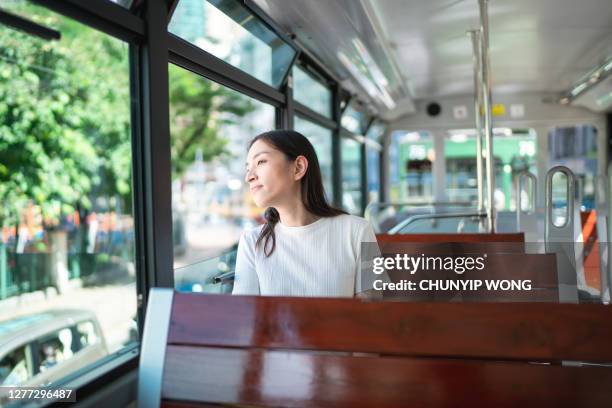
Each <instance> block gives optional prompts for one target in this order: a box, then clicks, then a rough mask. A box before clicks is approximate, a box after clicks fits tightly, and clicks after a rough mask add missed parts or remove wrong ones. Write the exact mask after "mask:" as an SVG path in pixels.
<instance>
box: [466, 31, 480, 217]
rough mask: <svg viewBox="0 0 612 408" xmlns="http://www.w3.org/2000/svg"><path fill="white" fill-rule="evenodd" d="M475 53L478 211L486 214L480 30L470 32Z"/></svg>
mask: <svg viewBox="0 0 612 408" xmlns="http://www.w3.org/2000/svg"><path fill="white" fill-rule="evenodd" d="M467 35H468V36H469V37H470V39H471V40H472V48H473V51H474V125H475V129H476V180H477V182H478V211H479V212H484V174H483V169H482V160H483V157H482V121H481V116H482V114H481V110H482V89H481V86H480V83H481V81H482V78H481V75H480V73H481V69H480V41H481V39H480V30H469V31H468V32H467Z"/></svg>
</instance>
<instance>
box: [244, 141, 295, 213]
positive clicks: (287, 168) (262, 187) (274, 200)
mask: <svg viewBox="0 0 612 408" xmlns="http://www.w3.org/2000/svg"><path fill="white" fill-rule="evenodd" d="M245 181H246V182H247V183H248V184H249V189H250V191H251V195H252V196H253V200H254V201H255V204H256V205H257V206H258V207H275V206H278V205H279V204H282V203H283V202H285V201H286V200H287V199H288V198H291V197H293V196H294V195H295V196H297V195H299V188H300V186H299V180H295V164H294V163H292V162H291V161H290V160H287V157H286V156H285V155H284V154H283V153H282V152H281V151H279V150H277V149H275V148H274V147H272V146H271V145H269V144H268V143H266V142H264V141H262V140H258V141H256V142H255V143H253V146H251V148H250V149H249V153H248V155H247V163H246V176H245Z"/></svg>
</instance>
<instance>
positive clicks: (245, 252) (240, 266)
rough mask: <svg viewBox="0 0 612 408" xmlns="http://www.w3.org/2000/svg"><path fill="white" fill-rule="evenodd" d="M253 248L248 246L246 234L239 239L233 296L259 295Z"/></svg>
mask: <svg viewBox="0 0 612 408" xmlns="http://www.w3.org/2000/svg"><path fill="white" fill-rule="evenodd" d="M254 250H255V248H254V247H253V246H252V245H249V242H248V240H247V239H246V234H243V235H242V237H240V242H239V243H238V254H237V255H236V270H235V274H234V289H233V290H232V294H233V295H259V279H258V278H257V271H256V270H255V252H254Z"/></svg>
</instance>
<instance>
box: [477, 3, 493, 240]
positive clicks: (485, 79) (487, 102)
mask: <svg viewBox="0 0 612 408" xmlns="http://www.w3.org/2000/svg"><path fill="white" fill-rule="evenodd" d="M488 3H489V1H488V0H478V5H479V7H480V31H481V33H482V38H481V41H480V58H481V71H482V94H483V107H484V126H485V128H484V130H485V147H486V149H487V157H486V171H487V221H488V223H489V232H490V233H494V232H495V201H494V192H495V173H494V172H493V170H494V169H493V166H494V156H493V126H492V123H491V78H490V76H489V68H490V67H489V16H488V11H487V6H488Z"/></svg>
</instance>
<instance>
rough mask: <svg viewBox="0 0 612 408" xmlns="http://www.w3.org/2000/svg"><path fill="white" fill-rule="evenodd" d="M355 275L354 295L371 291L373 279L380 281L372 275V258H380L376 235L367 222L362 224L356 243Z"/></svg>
mask: <svg viewBox="0 0 612 408" xmlns="http://www.w3.org/2000/svg"><path fill="white" fill-rule="evenodd" d="M357 249H358V251H357V253H358V254H359V255H358V257H357V267H358V270H357V274H356V277H355V293H356V294H357V293H360V292H365V291H367V290H371V289H373V284H374V280H375V279H380V278H379V277H377V275H374V273H373V271H372V270H373V265H374V258H375V257H377V256H380V248H379V247H378V242H377V241H376V235H375V234H374V230H373V229H372V226H371V225H370V223H369V222H367V223H364V224H363V227H362V229H361V232H360V234H359V241H358V242H357Z"/></svg>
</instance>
